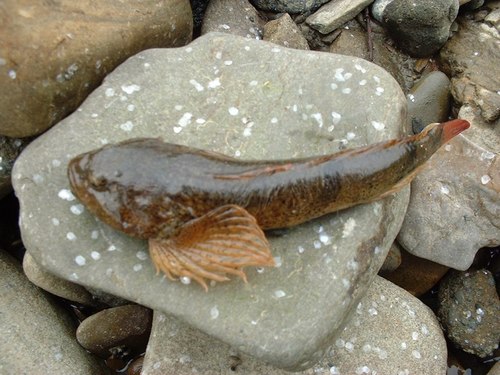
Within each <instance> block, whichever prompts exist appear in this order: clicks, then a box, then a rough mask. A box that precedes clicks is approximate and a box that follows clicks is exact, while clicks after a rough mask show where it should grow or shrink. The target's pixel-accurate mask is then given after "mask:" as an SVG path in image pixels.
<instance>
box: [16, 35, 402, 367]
mask: <svg viewBox="0 0 500 375" xmlns="http://www.w3.org/2000/svg"><path fill="white" fill-rule="evenodd" d="M304 66H308V67H309V68H308V69H307V70H304ZM332 67H334V69H333V70H332ZM325 72H326V73H325ZM165 77H168V81H165V80H166V78H165ZM166 82H167V83H168V84H167V83H166ZM172 87H175V90H172ZM350 108H356V111H353V110H350ZM405 121H406V99H405V97H404V95H403V93H402V92H401V89H400V88H399V86H398V85H397V83H396V82H395V81H394V80H393V79H392V78H391V77H390V76H389V75H388V74H387V73H386V72H385V71H384V70H383V69H381V68H379V67H377V66H376V65H373V64H371V63H369V62H367V61H364V60H362V59H358V58H353V57H348V56H341V55H334V54H327V53H319V52H311V51H300V50H293V49H289V48H283V47H280V46H276V45H273V44H271V43H263V42H260V41H256V40H252V39H246V38H241V37H236V36H232V35H228V34H219V33H210V34H207V35H205V36H202V37H200V38H198V39H197V40H196V41H194V42H193V43H192V44H190V45H189V46H187V47H183V48H179V49H155V50H148V51H144V52H142V53H140V54H138V55H136V56H135V57H133V58H131V59H129V60H127V62H126V63H124V64H122V65H121V66H120V67H119V68H117V69H116V70H114V71H113V73H111V74H110V75H109V76H108V77H107V78H106V80H105V82H104V83H103V85H102V86H101V87H99V88H98V89H97V90H95V91H94V92H93V93H92V94H91V96H89V98H88V99H87V100H86V101H85V103H84V104H83V105H82V106H81V107H80V109H79V110H78V111H77V112H75V113H74V114H73V115H71V116H69V117H68V118H66V119H65V120H63V121H62V122H61V123H60V124H58V125H57V126H56V127H54V128H53V129H51V130H50V131H49V132H47V133H45V134H44V135H42V136H41V137H39V138H38V139H37V140H35V141H34V143H32V144H31V145H30V146H29V147H28V148H27V149H26V150H25V151H24V152H23V154H22V155H21V157H20V158H19V159H18V162H17V163H16V165H15V169H14V171H13V176H14V180H13V184H14V188H15V190H16V193H17V196H18V197H19V199H20V202H21V213H20V216H21V231H22V234H23V241H24V244H25V246H26V248H27V249H28V250H29V252H30V253H31V254H32V255H33V257H34V258H35V259H36V260H37V261H38V262H39V264H43V265H44V267H46V268H47V270H48V271H50V272H51V273H54V274H56V275H57V276H59V277H62V278H64V279H67V280H71V281H75V282H77V283H78V284H81V285H84V286H85V287H86V288H89V287H90V288H96V289H101V290H103V291H104V292H106V293H110V294H114V295H118V296H120V297H122V298H125V299H128V300H131V301H134V302H138V303H140V304H141V305H145V306H148V307H150V308H152V309H155V310H159V311H162V312H165V313H168V314H172V315H174V316H176V317H178V318H180V319H181V320H183V321H184V322H186V323H188V324H190V325H192V326H194V327H196V328H198V329H200V330H202V331H204V332H205V333H207V334H209V335H211V336H214V337H216V338H218V339H220V340H222V341H224V342H226V343H228V344H229V345H231V346H233V347H237V348H238V349H239V350H240V351H241V352H243V353H247V354H250V355H252V356H254V357H257V358H260V359H262V360H264V361H267V362H270V363H272V364H273V365H275V366H277V367H282V368H287V369H293V370H300V369H302V368H304V367H306V366H312V364H313V363H314V362H315V361H317V360H318V359H319V357H320V354H321V353H322V351H323V350H324V348H325V345H326V344H327V342H329V341H330V340H331V339H332V338H333V337H335V336H336V335H337V332H339V331H340V330H341V329H342V323H343V321H344V318H345V316H346V315H347V314H349V312H350V311H351V310H352V309H353V308H354V307H355V306H356V305H357V302H358V301H359V299H360V298H361V297H362V296H363V295H364V293H365V291H366V289H367V288H368V286H369V284H370V282H371V280H372V278H373V277H374V276H375V274H376V272H377V271H378V269H379V268H380V266H381V264H382V263H383V261H384V259H385V256H386V254H387V251H388V249H389V247H390V245H391V243H392V242H393V240H394V238H395V236H396V234H397V232H398V230H399V227H400V225H401V222H402V219H403V216H404V212H405V209H406V205H407V202H408V201H407V199H408V190H407V189H404V190H403V191H402V192H401V193H398V194H396V195H393V196H390V197H388V198H387V199H384V200H380V201H377V202H374V203H372V204H367V205H362V206H358V207H354V208H352V209H349V210H344V211H342V212H339V213H334V214H332V215H327V216H324V217H322V218H319V219H317V220H313V221H311V222H308V223H305V224H303V225H300V226H297V227H294V228H290V229H289V230H287V231H286V233H284V234H283V235H281V236H277V235H271V234H270V235H269V236H268V238H269V241H270V243H271V249H272V253H273V255H274V257H275V260H276V262H277V264H278V265H279V266H278V267H276V268H268V269H264V270H261V269H255V268H251V267H249V268H248V270H246V271H247V276H248V284H244V283H243V282H242V281H241V280H238V279H233V280H231V281H230V282H227V283H222V284H215V285H211V286H210V288H209V291H208V293H206V292H205V291H204V290H203V289H202V288H200V287H199V286H198V285H195V283H190V284H188V285H185V284H183V283H180V282H171V281H169V280H167V279H166V278H164V277H162V276H161V275H156V272H155V269H154V267H153V265H152V264H151V261H150V259H149V255H148V250H147V242H146V241H142V240H138V239H134V238H131V237H128V236H126V235H124V234H122V233H118V232H117V231H115V230H113V229H111V228H110V227H109V226H107V225H106V224H104V223H103V222H101V221H99V220H97V219H96V218H95V217H94V216H93V215H91V214H89V212H88V211H87V210H86V209H85V207H83V206H82V205H81V203H80V202H79V201H77V200H76V198H75V197H74V196H73V194H72V193H71V191H70V190H69V184H68V180H67V177H66V166H67V163H68V161H69V159H71V158H72V157H73V156H75V155H77V154H80V153H82V152H84V151H88V150H91V149H95V148H98V147H101V146H102V145H103V144H106V143H111V142H118V141H121V140H124V139H129V138H133V137H162V138H163V139H164V140H165V141H168V142H173V143H179V144H186V145H190V146H193V147H198V148H202V149H208V150H214V151H218V152H222V153H224V154H226V155H229V156H234V157H238V158H242V159H280V158H281V159H282V158H295V157H304V156H308V155H318V154H327V153H332V152H336V151H338V150H340V149H345V148H350V147H356V146H361V145H366V144H367V143H372V142H378V141H382V140H386V139H392V138H396V137H398V136H400V135H401V134H402V133H403V128H404V124H405ZM53 160H60V161H61V165H60V166H59V167H56V168H54V167H52V161H53ZM35 173H37V174H39V175H41V176H42V177H43V181H42V180H40V179H36V180H33V179H32V176H33V175H34V174H35ZM152 173H154V171H152ZM185 281H187V280H185ZM318 311H324V312H327V316H325V315H324V314H318Z"/></svg>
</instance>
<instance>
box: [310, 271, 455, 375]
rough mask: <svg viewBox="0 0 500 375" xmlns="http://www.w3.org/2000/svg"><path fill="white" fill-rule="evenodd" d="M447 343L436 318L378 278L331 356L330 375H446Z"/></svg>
mask: <svg viewBox="0 0 500 375" xmlns="http://www.w3.org/2000/svg"><path fill="white" fill-rule="evenodd" d="M446 357H447V349H446V341H445V339H444V335H443V332H442V330H441V327H440V326H439V322H438V320H437V318H436V316H435V315H434V313H433V312H432V311H431V309H429V308H428V307H427V306H426V305H424V304H423V303H422V302H421V301H420V300H418V299H417V298H415V297H413V296H412V295H411V294H409V293H407V292H406V291H405V290H403V289H401V288H399V287H397V286H396V285H394V284H392V283H391V282H389V281H386V280H385V279H383V278H380V277H377V278H375V280H374V282H373V284H372V285H371V286H370V288H369V289H368V292H367V294H366V297H365V298H364V299H362V300H361V302H360V303H359V305H358V306H357V308H356V312H355V313H354V314H353V316H352V318H351V320H350V321H349V322H348V323H347V325H346V328H345V329H344V331H343V332H342V334H341V335H340V337H339V338H338V339H337V340H335V343H334V345H333V346H332V347H331V349H330V352H329V353H328V354H327V356H326V357H325V358H324V359H323V361H322V362H321V363H320V364H319V365H317V366H316V367H315V368H318V367H320V368H323V369H324V368H328V367H327V366H329V364H333V367H330V368H329V371H330V372H326V374H338V375H340V374H444V373H446V368H447V365H446Z"/></svg>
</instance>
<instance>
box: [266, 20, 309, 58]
mask: <svg viewBox="0 0 500 375" xmlns="http://www.w3.org/2000/svg"><path fill="white" fill-rule="evenodd" d="M264 40H267V41H269V42H272V43H275V44H279V45H282V46H284V47H289V48H296V49H305V50H308V49H309V45H308V44H307V40H306V38H304V36H303V35H302V33H301V32H300V29H299V28H298V26H297V25H296V24H295V22H293V20H292V18H291V17H290V15H289V14H288V13H285V14H284V15H283V16H281V17H280V18H278V19H276V20H272V21H269V22H268V23H267V24H266V25H265V26H264Z"/></svg>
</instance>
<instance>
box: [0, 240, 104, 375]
mask: <svg viewBox="0 0 500 375" xmlns="http://www.w3.org/2000/svg"><path fill="white" fill-rule="evenodd" d="M0 301H1V303H0V337H1V338H2V339H1V340H0V352H1V353H2V355H1V356H0V373H1V374H75V375H87V374H102V373H104V370H103V368H101V366H100V365H99V362H98V361H97V358H95V357H93V356H92V355H90V354H89V353H87V352H86V351H85V349H83V348H82V347H81V346H80V345H78V343H77V342H76V340H75V329H76V327H74V326H73V324H72V321H71V318H70V317H69V315H67V312H66V311H64V310H62V309H61V308H60V307H59V306H57V305H56V304H54V302H53V301H51V300H49V299H48V298H47V295H46V294H45V292H43V291H42V290H41V289H39V288H37V287H36V286H34V285H33V284H32V283H30V281H29V280H28V279H27V278H26V276H24V274H23V271H22V268H21V265H20V264H16V261H15V260H14V259H13V258H12V257H11V256H10V255H8V254H7V253H6V252H5V251H3V250H2V249H0ZM103 367H104V366H103Z"/></svg>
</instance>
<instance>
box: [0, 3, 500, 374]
mask: <svg viewBox="0 0 500 375" xmlns="http://www.w3.org/2000/svg"><path fill="white" fill-rule="evenodd" d="M191 9H193V10H194V14H193V13H192V11H191ZM3 11H4V13H5V17H4V18H5V20H6V22H4V23H3V24H2V25H0V30H2V32H1V33H0V41H1V43H0V84H1V87H3V88H4V90H2V92H1V93H0V108H1V110H0V119H1V120H0V270H1V272H0V278H1V280H0V293H1V297H2V298H1V301H2V304H1V307H0V333H1V334H2V336H3V337H4V338H5V339H4V340H2V342H1V343H0V350H1V351H2V353H4V355H3V356H2V357H1V359H0V373H6V374H17V373H27V374H46V373H54V374H59V373H60V374H66V373H72V374H73V373H74V374H97V373H102V374H107V373H115V372H122V373H123V372H126V373H128V374H139V373H141V374H192V373H198V374H226V373H227V374H231V373H240V374H286V373H291V372H297V373H299V374H311V375H312V374H398V375H399V374H429V375H431V374H445V373H448V374H450V375H451V374H473V375H483V374H489V375H494V374H496V373H498V371H499V370H500V369H499V368H498V363H496V362H497V361H498V358H499V349H498V342H499V340H500V314H499V312H500V302H499V298H498V281H499V280H498V278H499V264H500V263H499V262H500V250H499V245H500V161H499V160H500V159H499V156H498V155H499V152H500V125H499V117H500V69H499V68H498V66H499V65H498V61H499V57H500V35H499V31H500V2H498V1H487V2H485V3H484V4H483V2H482V1H470V2H467V1H460V2H459V1H458V0H441V1H419V2H412V1H395V0H394V1H381V0H377V1H361V0H357V1H343V0H331V1H314V2H304V1H287V2H282V1H272V0H263V1H260V0H255V1H253V2H251V3H250V2H248V1H246V0H212V1H210V2H208V3H207V2H198V3H196V2H193V3H192V4H190V3H189V2H187V0H163V1H160V0H151V1H142V2H137V3H136V2H133V3H131V4H129V5H128V6H126V7H125V6H120V7H117V6H116V5H115V2H112V1H102V2H100V3H99V5H92V6H89V5H88V4H85V3H78V4H77V5H75V4H74V3H70V2H67V1H61V2H59V3H57V4H55V3H43V4H40V5H29V6H28V5H25V4H24V3H19V2H14V1H10V0H8V1H6V2H5V4H4V9H3ZM48 22H49V23H50V27H47V23H48ZM451 118H462V119H465V120H467V121H469V122H470V123H471V128H470V129H468V130H466V131H465V132H464V133H463V134H461V135H459V136H457V137H456V138H454V139H453V140H452V141H450V142H449V143H448V144H447V145H445V146H444V147H442V148H441V149H440V150H439V151H438V152H437V153H436V154H435V155H434V156H433V157H432V159H431V160H430V161H429V163H428V165H427V167H426V168H425V169H424V170H423V171H422V172H421V173H420V174H419V175H418V176H417V177H416V178H415V179H414V181H413V182H412V183H411V186H408V187H406V188H404V189H403V190H401V191H399V192H398V193H395V194H393V195H390V196H388V197H386V198H384V199H382V200H379V201H376V202H373V203H370V204H365V205H359V206H356V207H354V208H351V209H347V210H343V211H340V212H336V213H333V214H330V215H326V216H324V217H321V218H319V219H315V220H312V221H310V222H308V223H305V224H302V225H299V226H296V227H293V228H289V229H286V230H280V231H274V232H269V233H267V237H268V240H269V242H270V244H271V248H272V252H273V256H274V260H275V263H276V267H275V268H272V269H271V268H266V269H260V268H253V269H252V268H249V269H248V270H247V275H248V283H247V284H245V283H243V282H242V281H241V280H231V281H230V282H227V283H212V284H211V285H210V286H209V292H208V293H206V292H205V291H203V290H202V289H201V288H199V287H198V286H197V285H195V283H193V282H190V280H189V279H183V281H184V282H182V283H181V282H172V281H170V280H168V279H166V278H165V277H162V276H161V275H158V274H156V272H155V269H154V266H153V265H152V264H151V261H150V257H149V254H148V250H147V243H146V241H142V240H138V239H134V238H131V237H128V236H126V235H124V234H122V233H119V232H117V231H115V230H114V229H112V228H110V227H109V226H107V225H106V224H105V223H103V222H101V221H99V220H98V219H97V218H95V217H94V216H93V215H92V214H91V213H90V212H89V211H88V210H87V208H86V207H85V206H84V205H83V204H82V202H79V201H78V199H77V198H76V197H75V196H74V195H73V193H72V192H71V189H70V187H69V182H68V179H67V177H66V167H67V164H68V162H69V160H70V159H71V158H72V157H74V156H75V155H78V154H80V153H82V152H86V151H89V150H92V149H96V148H99V147H102V146H103V145H106V144H109V143H115V142H118V141H121V140H125V139H130V138H137V137H160V138H162V139H163V140H165V141H167V142H172V143H178V144H184V145H189V146H194V147H198V148H202V149H207V150H213V151H218V152H222V153H224V154H226V155H229V156H232V157H235V158H241V159H283V158H298V157H305V156H312V155H320V154H327V153H332V152H336V151H340V150H344V149H349V148H353V147H358V146H364V145H367V144H371V143H376V142H381V141H386V140H389V139H393V138H397V137H401V136H404V135H407V134H412V133H418V132H420V131H421V130H422V129H423V127H424V126H425V125H427V124H429V123H432V122H443V121H446V120H448V119H451ZM145 168H147V166H145ZM173 178H175V176H173ZM12 189H13V190H14V192H12ZM288 209H290V210H292V209H293V207H289V208H288ZM495 363H496V364H495Z"/></svg>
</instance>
